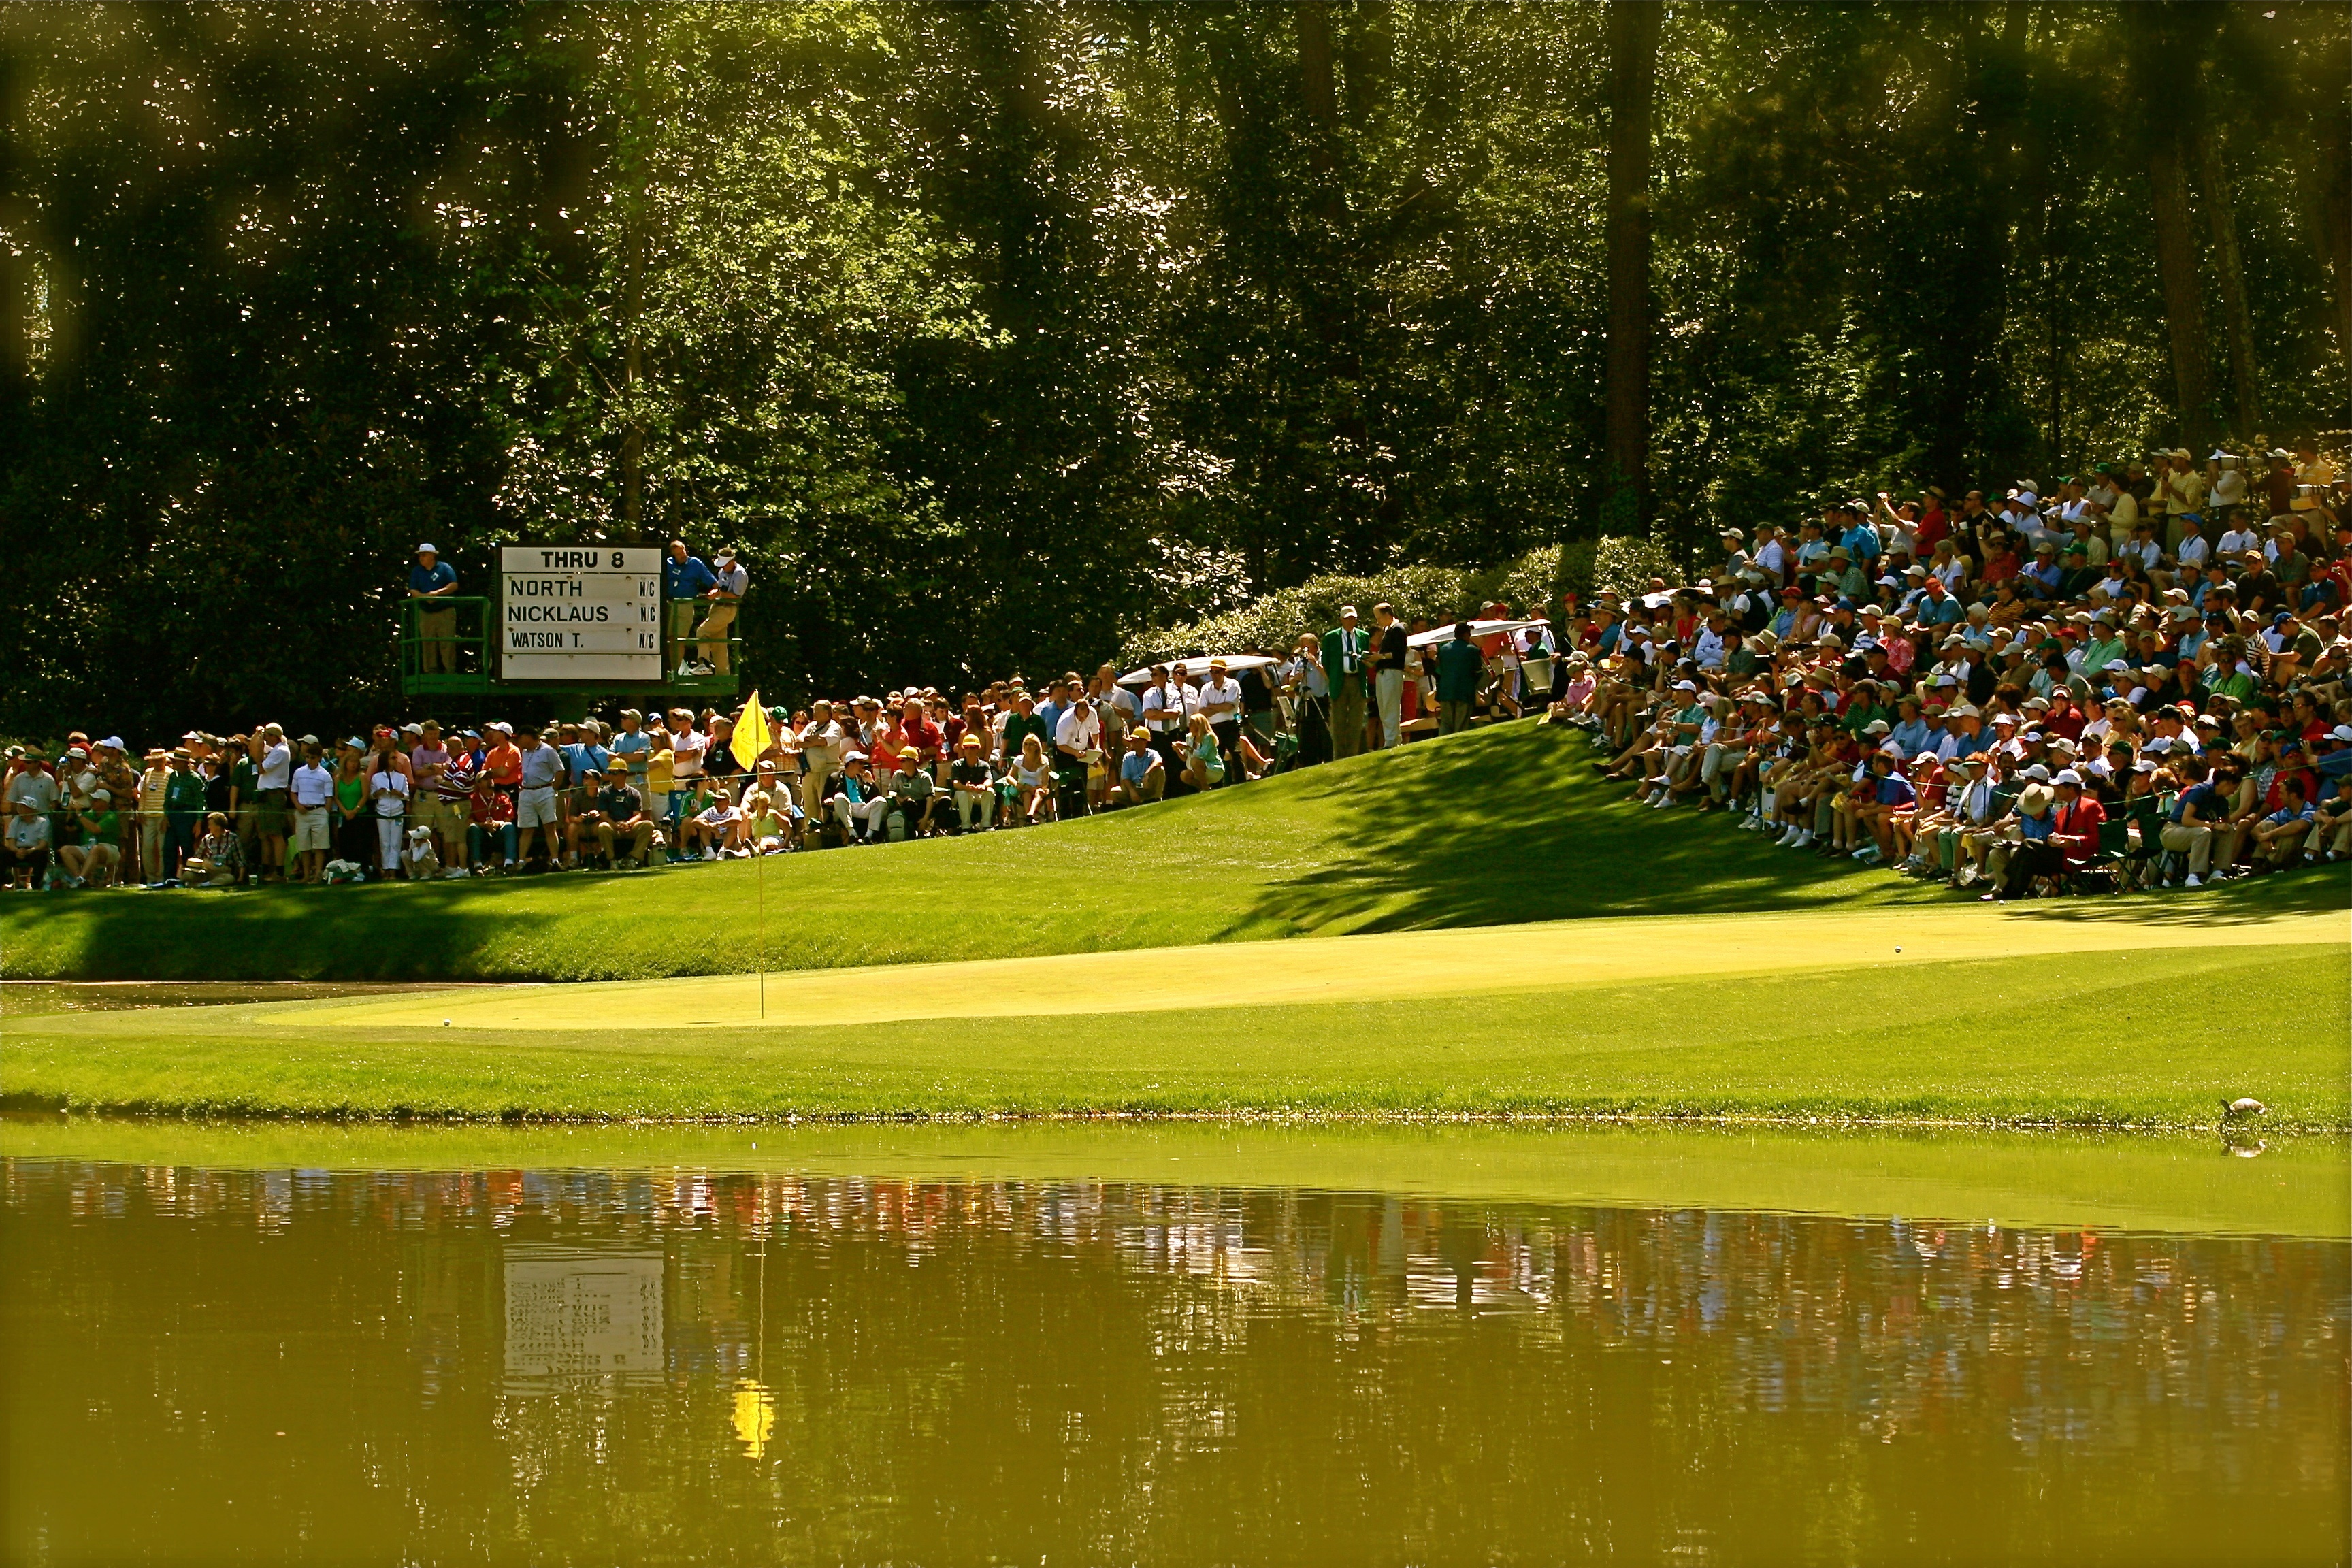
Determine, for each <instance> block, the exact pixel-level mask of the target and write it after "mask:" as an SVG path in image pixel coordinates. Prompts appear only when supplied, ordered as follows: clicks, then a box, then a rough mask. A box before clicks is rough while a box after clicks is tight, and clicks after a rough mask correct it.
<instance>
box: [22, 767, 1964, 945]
mask: <svg viewBox="0 0 2352 1568" xmlns="http://www.w3.org/2000/svg"><path fill="white" fill-rule="evenodd" d="M1590 755H1591V753H1590V752H1589V751H1588V750H1587V748H1586V746H1585V744H1584V742H1583V741H1582V739H1581V738H1580V737H1579V736H1576V735H1574V734H1572V733H1571V732H1570V731H1563V730H1559V729H1546V728H1542V727H1539V726H1537V725H1535V724H1533V723H1532V722H1529V723H1521V724H1516V725H1511V726H1507V727H1504V728H1500V729H1496V730H1492V731H1483V732H1478V733H1470V734H1463V735H1457V736H1453V737H1450V738H1447V739H1444V740H1440V741H1434V742H1426V743H1423V744H1418V745H1414V746H1412V747H1408V748H1407V749H1406V750H1405V751H1403V752H1401V753H1397V754H1392V755H1374V756H1366V757H1360V758H1356V759H1352V760H1350V761H1349V762H1345V763H1336V764H1333V765H1331V766H1328V767H1322V768H1310V769H1307V770H1305V771H1304V772H1301V773H1292V774H1288V775H1286V776H1284V777H1281V778H1276V779H1269V780H1265V781H1263V782H1261V783H1258V784H1250V785H1247V786H1245V787H1244V788H1240V789H1234V790H1226V791H1221V792H1219V793H1217V794H1215V795H1210V796H1206V797H1200V796H1195V797H1192V798H1190V799H1186V800H1181V801H1171V802H1169V803H1167V804H1165V805H1158V806H1151V807H1149V808H1146V809H1144V810H1141V811H1133V812H1122V813H1116V814H1112V815H1110V816H1102V817H1097V818H1093V819H1090V820H1088V821H1086V822H1079V823H1071V824H1066V825H1064V826H1056V827H1051V828H1042V829H1023V830H1018V831H1014V832H1010V833H992V834H984V835H982V836H979V837H973V838H968V839H955V840H934V841H929V842H924V843H917V844H901V845H894V846H890V847H877V848H869V849H854V850H836V851H829V852H825V853H821V854H813V855H796V856H788V857H784V858H779V859H772V860H769V861H765V862H756V863H755V862H746V861H735V862H730V863H727V864H724V865H719V866H693V867H679V868H671V869H667V870H661V871H652V872H641V873H635V874H629V875H623V876H604V875H570V876H562V877H551V878H541V879H492V880H479V881H468V882H464V883H447V882H444V883H436V884H432V885H429V886H421V887H409V886H405V885H400V886H391V887H369V888H331V889H263V890H258V891H251V892H245V893H222V892H198V891H177V892H163V893H131V892H113V893H79V894H53V895H46V896H42V897H38V898H31V897H21V898H20V897H10V898H5V899H0V970H5V974H6V976H7V977H9V978H15V979H133V980H163V979H187V980H239V979H267V980H297V979H329V978H331V979H347V980H373V979H417V980H581V979H627V978H634V977H640V976H656V975H668V974H726V973H741V972H745V971H749V970H751V969H753V968H755V967H758V966H759V964H760V963H761V953H762V951H763V950H762V947H761V922H760V915H759V911H760V909H761V897H762V894H761V878H762V877H763V876H764V879H765V890H764V900H765V907H766V926H765V930H766V941H765V947H764V955H765V956H764V963H765V965H766V967H768V968H771V969H807V968H825V967H833V966H838V965H849V964H864V963H922V962H938V961H946V960H954V959H966V958H996V957H1003V956H1006V955H1012V954H1025V953H1050V952H1099V951H1106V950H1111V949H1120V948H1137V947H1172V946H1181V945H1183V944H1186V943H1191V942H1231V941H1239V940H1247V939H1255V938H1266V937H1288V936H1297V935H1305V934H1310V933H1324V934H1329V933H1335V932H1340V931H1393V930H1400V929H1417V928H1428V927H1438V926H1462V925H1493V924H1499V923H1503V922H1507V921H1542V920H1565V919H1580V918H1583V917H1586V916H1593V915H1612V914H1650V913H1661V914H1671V913H1693V912H1699V911H1706V910H1742V909H1782V910H1794V909H1811V908H1827V907H1832V906H1837V905H1846V904H1853V903H1857V902H1862V903H1870V904H1902V903H1906V902H1922V901H1937V899H1938V896H1937V895H1936V894H1932V893H1929V892H1927V890H1925V889H1921V888H1919V887H1918V886H1917V885H1916V884H1913V883H1909V882H1905V881H1902V880H1900V879H1895V878H1890V877H1887V876H1885V875H1884V874H1879V873H1871V872H1862V871H1857V870H1855V869H1853V868H1852V867H1851V866H1850V865H1848V864H1847V863H1845V862H1843V861H1841V862H1837V863H1835V864H1824V863H1823V862H1822V861H1820V860H1818V859H1814V858H1810V857H1807V856H1802V855H1791V854H1789V853H1787V852H1785V851H1778V850H1774V849H1773V848H1771V847H1769V845H1767V844H1765V843H1764V842H1762V840H1761V839H1760V838H1759V837H1758V836H1756V835H1753V834H1746V833H1736V832H1733V831H1731V829H1730V827H1729V826H1728V824H1727V822H1725V821H1724V820H1723V819H1722V818H1720V817H1714V818H1709V819H1707V820H1705V821H1701V820H1699V819H1697V818H1696V817H1695V816H1693V815H1692V814H1691V813H1689V812H1687V811H1681V812H1653V811H1649V810H1646V809H1643V807H1642V806H1640V805H1638V804H1637V803H1635V802H1634V801H1633V800H1631V799H1630V798H1629V797H1628V796H1627V795H1626V793H1625V791H1624V789H1623V788H1622V786H1620V785H1615V784H1600V783H1597V782H1595V780H1594V778H1593V774H1592V772H1591V768H1590V767H1589V766H1587V765H1586V759H1587V758H1588V757H1589V756H1590Z"/></svg>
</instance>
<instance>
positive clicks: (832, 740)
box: [673, 719, 841, 768]
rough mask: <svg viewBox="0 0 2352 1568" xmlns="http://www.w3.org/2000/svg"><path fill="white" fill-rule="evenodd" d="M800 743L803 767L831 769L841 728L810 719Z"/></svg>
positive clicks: (839, 745)
mask: <svg viewBox="0 0 2352 1568" xmlns="http://www.w3.org/2000/svg"><path fill="white" fill-rule="evenodd" d="M800 742H801V761H802V763H803V766H807V767H812V768H816V767H831V766H832V765H833V762H834V758H835V754H836V753H837V752H839V751H840V749H841V726H840V725H838V724H836V723H835V722H834V721H832V720H830V719H828V720H826V721H824V723H822V724H820V723H818V722H817V721H815V720H814V719H812V720H810V721H808V726H807V728H805V729H803V731H801V734H800ZM674 762H675V759H673V763H674Z"/></svg>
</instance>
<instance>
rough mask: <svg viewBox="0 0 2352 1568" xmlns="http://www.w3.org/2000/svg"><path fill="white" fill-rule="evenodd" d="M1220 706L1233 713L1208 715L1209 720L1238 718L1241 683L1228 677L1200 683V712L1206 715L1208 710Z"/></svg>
mask: <svg viewBox="0 0 2352 1568" xmlns="http://www.w3.org/2000/svg"><path fill="white" fill-rule="evenodd" d="M1220 705H1223V706H1224V707H1227V708H1230V709H1232V710H1233V711H1232V712H1230V713H1222V714H1220V713H1210V714H1209V717H1210V718H1212V719H1234V718H1238V717H1240V715H1241V710H1242V683H1241V682H1240V681H1238V680H1235V679H1234V678H1233V677H1232V676H1230V675H1229V676H1227V677H1225V679H1223V680H1204V681H1202V683H1201V694H1200V707H1201V710H1202V712H1204V713H1207V712H1208V710H1210V709H1212V708H1215V707H1218V706H1220Z"/></svg>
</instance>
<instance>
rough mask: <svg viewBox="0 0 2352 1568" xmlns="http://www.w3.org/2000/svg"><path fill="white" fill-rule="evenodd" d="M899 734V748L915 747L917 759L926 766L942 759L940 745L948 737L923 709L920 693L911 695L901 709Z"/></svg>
mask: <svg viewBox="0 0 2352 1568" xmlns="http://www.w3.org/2000/svg"><path fill="white" fill-rule="evenodd" d="M898 736H899V740H898V745H899V748H900V749H901V750H904V749H905V748H906V747H908V746H912V747H914V748H915V755H916V757H917V759H918V760H919V761H920V762H921V763H922V764H923V766H924V767H926V768H929V767H930V766H931V765H932V764H933V763H937V762H938V761H939V760H940V744H941V742H943V741H944V740H945V739H946V737H944V736H943V735H941V734H940V727H939V726H938V725H937V724H935V723H933V722H931V719H930V715H929V714H928V713H926V712H925V711H924V710H923V700H922V698H921V696H920V695H914V696H909V697H908V699H907V701H906V706H905V707H904V708H903V709H901V710H900V712H899V717H898Z"/></svg>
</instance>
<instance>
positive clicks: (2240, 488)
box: [2212, 468, 2246, 507]
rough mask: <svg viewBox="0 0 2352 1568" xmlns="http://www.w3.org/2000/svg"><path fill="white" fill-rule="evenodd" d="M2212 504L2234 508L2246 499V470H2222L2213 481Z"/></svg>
mask: <svg viewBox="0 0 2352 1568" xmlns="http://www.w3.org/2000/svg"><path fill="white" fill-rule="evenodd" d="M2212 497H2213V504H2214V505H2215V506H2217V507H2218V506H2236V505H2237V504H2238V503H2239V502H2241V501H2242V500H2245V499H2246V470H2245V469H2243V468H2223V469H2222V470H2221V473H2219V474H2218V475H2216V476H2215V477H2214V479H2213V490H2212Z"/></svg>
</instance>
